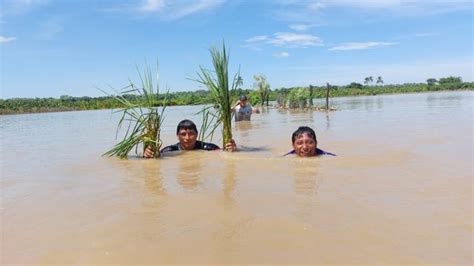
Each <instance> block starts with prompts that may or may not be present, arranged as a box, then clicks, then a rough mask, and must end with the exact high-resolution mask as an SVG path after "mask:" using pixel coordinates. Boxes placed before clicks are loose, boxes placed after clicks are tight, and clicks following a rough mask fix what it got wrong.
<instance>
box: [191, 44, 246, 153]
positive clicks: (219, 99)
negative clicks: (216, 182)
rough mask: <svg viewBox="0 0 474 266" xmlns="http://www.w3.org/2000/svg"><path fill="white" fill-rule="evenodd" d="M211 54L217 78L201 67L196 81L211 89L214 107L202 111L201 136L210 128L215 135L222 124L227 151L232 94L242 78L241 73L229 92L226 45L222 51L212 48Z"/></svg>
mask: <svg viewBox="0 0 474 266" xmlns="http://www.w3.org/2000/svg"><path fill="white" fill-rule="evenodd" d="M210 52H211V56H212V64H213V66H214V71H213V72H212V73H214V74H215V76H214V75H212V74H211V71H210V70H208V69H204V68H203V67H200V70H201V71H200V73H198V79H197V80H196V81H197V82H199V83H201V84H203V85H205V86H206V87H207V88H208V89H209V93H210V96H211V99H212V106H208V107H205V108H204V109H203V110H202V113H203V126H202V127H201V134H202V136H204V132H205V131H206V130H207V129H208V128H209V127H212V130H211V132H210V134H213V132H214V130H215V129H216V128H217V127H218V126H219V125H221V124H222V142H223V143H222V147H223V148H224V149H225V145H226V144H227V143H229V142H230V141H231V140H232V127H231V118H232V112H231V108H232V106H231V94H232V93H233V92H234V91H235V90H236V89H237V87H238V86H239V85H240V84H241V83H242V78H241V77H240V73H237V74H236V75H235V76H234V79H233V81H232V85H231V87H230V90H229V71H228V66H229V55H228V54H227V52H226V49H225V45H224V44H222V50H221V51H219V50H218V49H217V48H216V47H212V48H211V50H210Z"/></svg>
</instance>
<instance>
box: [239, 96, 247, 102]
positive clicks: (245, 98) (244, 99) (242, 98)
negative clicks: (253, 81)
mask: <svg viewBox="0 0 474 266" xmlns="http://www.w3.org/2000/svg"><path fill="white" fill-rule="evenodd" d="M239 100H241V101H247V96H245V95H240V98H239Z"/></svg>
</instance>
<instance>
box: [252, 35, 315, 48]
mask: <svg viewBox="0 0 474 266" xmlns="http://www.w3.org/2000/svg"><path fill="white" fill-rule="evenodd" d="M245 42H246V43H247V44H246V45H244V47H247V48H251V49H254V50H260V48H259V46H261V45H264V44H271V45H274V46H278V47H289V48H304V47H308V46H323V41H322V40H321V39H320V38H319V37H317V36H314V35H311V34H298V33H292V32H276V33H274V34H273V37H268V36H266V35H259V36H254V37H251V38H249V39H247V40H246V41H245Z"/></svg>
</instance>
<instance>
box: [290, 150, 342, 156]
mask: <svg viewBox="0 0 474 266" xmlns="http://www.w3.org/2000/svg"><path fill="white" fill-rule="evenodd" d="M289 154H296V152H295V150H291V151H290V152H288V153H287V154H285V155H283V156H286V155H289ZM321 155H331V156H336V154H334V153H330V152H327V151H323V150H321V149H318V148H316V156H321Z"/></svg>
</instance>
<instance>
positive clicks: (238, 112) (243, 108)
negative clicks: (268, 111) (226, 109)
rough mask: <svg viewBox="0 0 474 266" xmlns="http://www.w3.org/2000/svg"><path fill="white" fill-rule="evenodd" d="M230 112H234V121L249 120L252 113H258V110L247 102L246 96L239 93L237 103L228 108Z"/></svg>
mask: <svg viewBox="0 0 474 266" xmlns="http://www.w3.org/2000/svg"><path fill="white" fill-rule="evenodd" d="M230 111H231V112H233V113H234V116H235V122H238V121H243V120H245V121H250V117H251V116H252V113H257V114H258V113H260V110H258V109H257V108H254V107H252V105H250V103H248V99H247V96H245V95H241V96H240V97H239V100H238V101H237V103H236V104H235V105H234V107H232V108H231V109H230Z"/></svg>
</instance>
